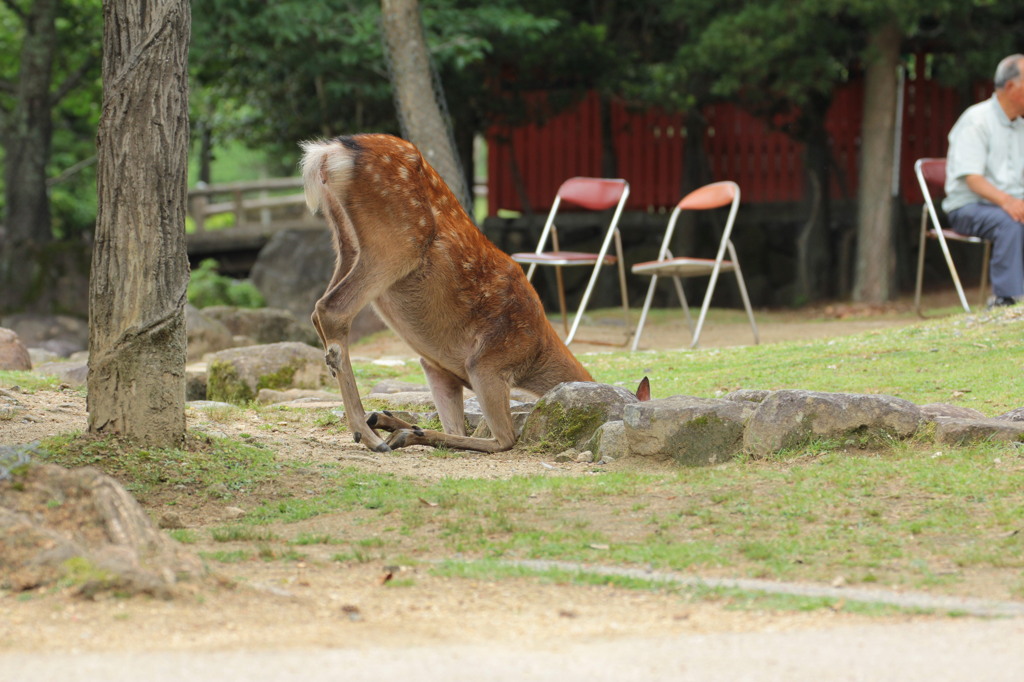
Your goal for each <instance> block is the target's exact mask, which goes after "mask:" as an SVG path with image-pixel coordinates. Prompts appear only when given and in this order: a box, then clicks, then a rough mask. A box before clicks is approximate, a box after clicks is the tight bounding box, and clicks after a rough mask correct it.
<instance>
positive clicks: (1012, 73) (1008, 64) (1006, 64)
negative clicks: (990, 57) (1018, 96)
mask: <svg viewBox="0 0 1024 682" xmlns="http://www.w3.org/2000/svg"><path fill="white" fill-rule="evenodd" d="M1022 59H1024V54H1011V55H1010V56H1009V57H1006V58H1005V59H1003V61H1001V62H999V66H997V67H996V77H995V78H993V79H992V81H993V83H994V84H995V86H996V90H1002V89H1003V88H1004V87H1006V84H1007V83H1009V82H1010V81H1013V80H1017V79H1018V78H1020V60H1022Z"/></svg>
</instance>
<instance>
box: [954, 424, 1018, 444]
mask: <svg viewBox="0 0 1024 682" xmlns="http://www.w3.org/2000/svg"><path fill="white" fill-rule="evenodd" d="M985 441H999V442H1004V443H1005V442H1009V443H1019V442H1021V441H1024V423H1021V422H1016V421H1010V420H1008V419H956V418H943V419H937V420H936V421H935V442H936V443H946V444H949V445H970V444H971V443H981V442H985Z"/></svg>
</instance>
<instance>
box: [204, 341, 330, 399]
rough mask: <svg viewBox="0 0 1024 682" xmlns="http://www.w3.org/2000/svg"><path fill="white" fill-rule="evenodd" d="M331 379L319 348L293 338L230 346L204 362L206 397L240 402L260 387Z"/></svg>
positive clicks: (320, 383)
mask: <svg viewBox="0 0 1024 682" xmlns="http://www.w3.org/2000/svg"><path fill="white" fill-rule="evenodd" d="M332 381H333V379H332V377H331V374H330V372H329V371H328V370H327V366H326V365H325V364H324V354H323V351H320V350H317V349H316V348H313V347H312V346H307V345H306V344H304V343H299V342H296V341H287V342H283V343H271V344H266V345H262V346H246V347H243V348H232V349H229V350H223V351H220V352H219V353H214V354H213V355H211V356H209V359H208V362H207V382H206V397H207V398H208V399H209V400H218V401H223V402H229V403H236V404H244V403H248V402H250V401H252V400H255V399H256V395H257V394H258V393H259V391H260V389H261V388H276V389H281V388H320V387H321V386H325V385H329V384H330V383H331V382H332Z"/></svg>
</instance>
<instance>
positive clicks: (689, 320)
mask: <svg viewBox="0 0 1024 682" xmlns="http://www.w3.org/2000/svg"><path fill="white" fill-rule="evenodd" d="M672 283H673V284H675V286H676V296H678V297H679V303H680V304H681V305H682V306H683V315H685V316H686V326H687V327H689V328H690V336H693V316H692V315H690V304H689V303H687V301H686V294H685V293H684V292H683V280H682V279H680V278H679V277H673V278H672Z"/></svg>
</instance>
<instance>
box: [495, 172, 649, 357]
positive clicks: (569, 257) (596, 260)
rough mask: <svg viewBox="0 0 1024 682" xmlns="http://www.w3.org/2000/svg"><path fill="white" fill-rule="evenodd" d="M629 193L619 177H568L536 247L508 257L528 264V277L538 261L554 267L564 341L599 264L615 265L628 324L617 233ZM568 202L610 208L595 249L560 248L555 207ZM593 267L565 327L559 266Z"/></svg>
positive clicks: (571, 331) (594, 208)
mask: <svg viewBox="0 0 1024 682" xmlns="http://www.w3.org/2000/svg"><path fill="white" fill-rule="evenodd" d="M627 197H629V183H628V182H626V181H625V180H621V179H610V178H581V177H580V178H570V179H568V180H566V181H565V182H563V183H562V186H561V187H559V188H558V194H557V195H556V196H555V201H554V203H553V204H552V205H551V211H550V212H549V213H548V218H547V221H546V222H545V223H544V229H543V231H542V232H541V235H540V241H539V243H538V244H537V249H536V251H533V252H531V253H514V254H512V259H513V260H515V261H516V262H517V263H521V264H523V265H529V266H530V267H529V268H528V269H527V271H526V278H527V279H531V278H532V277H533V273H534V271H535V270H536V269H537V266H538V265H541V266H550V267H554V268H555V280H556V281H557V284H558V304H559V307H560V309H561V312H562V325H563V327H565V334H566V336H565V345H567V346H568V345H569V344H570V343H572V341H573V339H574V338H575V337H576V331H577V330H578V329H579V325H580V322H581V321H582V319H583V311H584V310H585V309H586V307H587V303H588V302H589V301H590V296H591V294H592V293H593V291H594V284H595V283H596V282H597V276H598V274H600V272H601V266H603V265H617V266H618V269H619V286H620V288H621V292H622V309H623V311H624V313H625V316H626V327H627V328H629V326H630V325H629V299H628V297H627V294H626V270H625V266H624V264H623V262H624V261H623V255H622V236H621V235H620V233H619V228H618V224H619V217H620V216H621V215H622V209H623V207H624V206H625V205H626V199H627ZM563 204H566V205H572V206H576V207H579V208H584V209H587V210H591V211H605V210H608V209H610V208H614V209H615V211H614V213H613V214H612V217H611V222H609V224H608V229H607V230H606V232H605V236H604V240H603V241H602V242H601V250H600V251H599V252H598V253H585V252H581V251H562V250H561V248H560V246H559V241H558V227H557V226H556V225H555V216H556V215H557V214H558V211H559V208H561V207H562V206H563ZM549 237H550V239H551V246H552V249H553V250H551V251H545V250H544V249H545V248H546V247H547V244H548V238H549ZM613 241H614V242H615V255H610V254H609V253H608V250H609V248H610V246H611V244H612V242H613ZM579 266H589V267H593V269H594V270H593V272H592V273H591V275H590V281H589V282H588V283H587V288H586V291H584V293H583V300H582V301H581V302H580V307H579V310H578V311H577V312H576V318H575V319H574V320H573V323H572V329H569V328H568V318H567V316H566V306H565V285H564V283H563V281H562V268H563V267H579Z"/></svg>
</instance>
